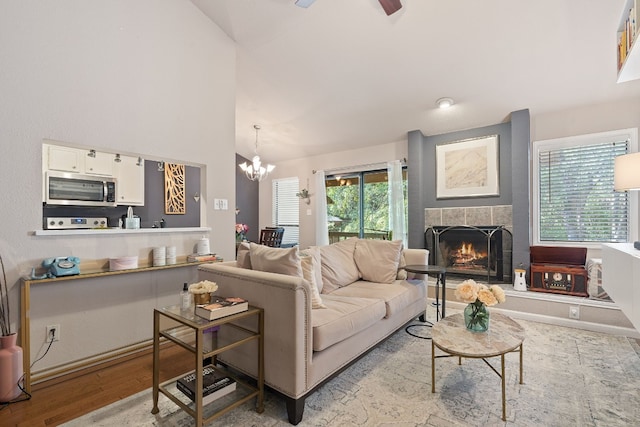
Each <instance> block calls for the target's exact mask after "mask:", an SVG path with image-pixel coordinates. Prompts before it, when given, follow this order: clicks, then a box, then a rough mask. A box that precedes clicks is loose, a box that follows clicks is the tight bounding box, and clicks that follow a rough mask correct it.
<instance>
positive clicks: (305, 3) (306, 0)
mask: <svg viewBox="0 0 640 427" xmlns="http://www.w3.org/2000/svg"><path fill="white" fill-rule="evenodd" d="M314 1H316V0H296V6H300V7H309V6H311V5H312V4H313V2H314Z"/></svg>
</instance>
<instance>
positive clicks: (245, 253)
mask: <svg viewBox="0 0 640 427" xmlns="http://www.w3.org/2000/svg"><path fill="white" fill-rule="evenodd" d="M249 250H250V247H249V243H247V242H242V243H240V245H238V251H237V252H236V265H237V266H238V267H240V268H248V269H249V270H251V255H250V252H249Z"/></svg>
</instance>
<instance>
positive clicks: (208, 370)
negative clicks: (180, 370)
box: [176, 365, 236, 405]
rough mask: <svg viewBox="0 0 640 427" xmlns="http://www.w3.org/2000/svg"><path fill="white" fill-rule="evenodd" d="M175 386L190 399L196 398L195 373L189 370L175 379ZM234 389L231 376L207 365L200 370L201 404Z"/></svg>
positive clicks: (234, 383) (234, 385) (234, 384)
mask: <svg viewBox="0 0 640 427" xmlns="http://www.w3.org/2000/svg"><path fill="white" fill-rule="evenodd" d="M176 387H177V388H178V390H180V391H181V392H182V393H184V394H185V395H186V396H187V397H188V398H189V399H191V400H192V401H195V400H196V374H195V372H191V373H190V374H187V375H185V376H184V377H182V378H180V379H178V380H177V381H176ZM235 389H236V382H235V380H234V379H233V378H231V377H229V376H227V375H224V374H223V373H221V372H219V371H216V369H215V368H214V367H213V365H207V366H205V367H204V369H203V371H202V404H203V405H206V404H208V403H211V402H213V401H214V400H216V399H219V398H221V397H222V396H224V395H226V394H229V393H231V392H232V391H234V390H235Z"/></svg>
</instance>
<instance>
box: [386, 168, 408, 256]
mask: <svg viewBox="0 0 640 427" xmlns="http://www.w3.org/2000/svg"><path fill="white" fill-rule="evenodd" d="M387 176H388V181H387V182H388V183H389V230H391V232H392V238H393V240H402V244H403V245H404V247H405V248H406V247H407V233H406V231H405V230H406V227H405V223H404V222H405V221H404V191H403V189H402V163H400V160H392V161H390V162H387Z"/></svg>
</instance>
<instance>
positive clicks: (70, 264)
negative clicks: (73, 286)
mask: <svg viewBox="0 0 640 427" xmlns="http://www.w3.org/2000/svg"><path fill="white" fill-rule="evenodd" d="M42 266H43V267H44V268H46V269H47V273H46V274H43V275H41V276H36V274H35V268H32V269H31V278H32V279H45V278H47V277H60V276H73V275H76V274H80V258H78V257H75V256H70V257H57V258H47V259H45V260H43V261H42Z"/></svg>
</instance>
